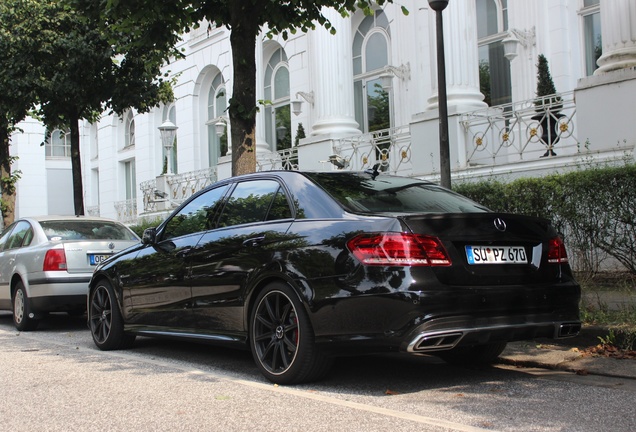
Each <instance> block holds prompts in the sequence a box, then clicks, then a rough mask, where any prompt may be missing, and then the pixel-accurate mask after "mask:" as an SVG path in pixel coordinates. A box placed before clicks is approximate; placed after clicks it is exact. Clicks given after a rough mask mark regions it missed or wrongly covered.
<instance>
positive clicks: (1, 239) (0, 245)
mask: <svg viewBox="0 0 636 432" xmlns="http://www.w3.org/2000/svg"><path fill="white" fill-rule="evenodd" d="M15 225H16V224H15V223H12V224H11V225H9V228H7V229H5V230H4V231H2V235H1V236H0V251H2V250H4V248H5V246H6V244H7V240H8V239H9V236H10V235H11V232H12V231H13V228H14V227H15Z"/></svg>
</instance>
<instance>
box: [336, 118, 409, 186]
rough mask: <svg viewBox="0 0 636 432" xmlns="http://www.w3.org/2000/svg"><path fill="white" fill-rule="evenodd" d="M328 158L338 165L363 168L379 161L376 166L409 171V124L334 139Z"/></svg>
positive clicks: (398, 171) (397, 170)
mask: <svg viewBox="0 0 636 432" xmlns="http://www.w3.org/2000/svg"><path fill="white" fill-rule="evenodd" d="M333 151H334V154H333V155H332V156H331V157H330V160H329V161H330V162H331V163H333V164H334V165H336V166H337V167H338V168H340V169H347V170H352V171H362V170H365V169H368V168H372V167H373V166H375V165H376V164H379V170H380V171H385V172H389V173H391V174H398V173H399V174H401V175H409V174H410V173H411V172H412V165H411V132H410V129H409V126H408V125H407V126H400V127H395V128H391V129H383V130H379V131H375V132H370V133H366V134H362V135H358V136H355V137H349V138H342V139H339V140H335V141H334V144H333Z"/></svg>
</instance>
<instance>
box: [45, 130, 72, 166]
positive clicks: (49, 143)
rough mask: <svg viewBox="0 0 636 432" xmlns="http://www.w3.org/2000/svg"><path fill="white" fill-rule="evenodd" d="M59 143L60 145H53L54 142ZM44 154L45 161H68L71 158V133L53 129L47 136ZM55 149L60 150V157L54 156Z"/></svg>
mask: <svg viewBox="0 0 636 432" xmlns="http://www.w3.org/2000/svg"><path fill="white" fill-rule="evenodd" d="M54 137H57V140H60V141H61V144H56V143H54V140H55V139H56V138H54ZM44 147H45V149H44V154H45V157H46V159H68V158H70V157H71V132H70V131H64V130H62V129H54V130H53V131H52V132H51V134H50V135H49V137H48V139H47V140H46V143H45V145H44ZM55 149H62V153H63V154H61V155H59V154H56V153H57V152H56V151H55Z"/></svg>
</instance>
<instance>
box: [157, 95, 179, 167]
mask: <svg viewBox="0 0 636 432" xmlns="http://www.w3.org/2000/svg"><path fill="white" fill-rule="evenodd" d="M163 120H164V121H166V120H170V121H171V122H172V124H174V125H176V124H177V109H176V107H175V106H174V104H170V105H168V106H166V107H164V109H163ZM171 156H172V157H171V158H168V155H167V154H166V148H165V147H164V146H163V145H161V160H162V163H163V164H166V163H168V160H170V164H171V167H170V168H171V171H170V172H172V173H173V174H178V173H179V171H177V166H178V164H177V137H176V136H175V137H174V144H173V146H172V155H171ZM165 168H166V169H165V172H167V171H168V170H167V168H168V167H167V166H166V167H165ZM162 172H164V171H162Z"/></svg>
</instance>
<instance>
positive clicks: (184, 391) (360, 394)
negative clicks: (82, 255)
mask: <svg viewBox="0 0 636 432" xmlns="http://www.w3.org/2000/svg"><path fill="white" fill-rule="evenodd" d="M596 378H599V377H596ZM0 387H1V388H2V394H3V396H2V398H1V399H0V428H1V429H2V430H10V431H18V432H19V431H33V430H38V431H87V430H106V431H134V432H141V431H365V432H371V431H447V430H448V431H481V430H488V431H492V430H498V431H609V430H611V431H615V432H620V431H626V432H627V431H634V430H636V410H634V401H635V400H636V389H635V387H634V386H624V385H621V384H620V383H619V382H617V381H612V380H611V379H609V378H607V379H601V380H599V379H595V380H589V379H587V377H579V376H576V375H574V374H568V373H560V372H552V373H545V374H543V373H541V372H537V371H532V370H523V369H514V368H510V367H504V366H500V367H488V368H472V369H471V368H459V367H452V366H449V365H446V364H445V363H443V362H441V361H439V360H437V359H435V358H432V357H422V358H414V357H401V356H392V357H387V356H373V357H351V358H346V359H341V360H338V361H337V363H336V366H335V367H334V369H333V371H332V373H331V374H330V375H329V376H328V377H327V379H325V380H323V381H321V382H318V383H312V384H307V385H302V386H295V387H283V386H275V385H272V384H271V383H269V382H267V381H266V380H264V378H262V377H261V375H260V374H259V372H258V371H257V369H256V366H255V365H254V363H253V361H252V358H251V355H250V354H249V353H248V352H243V351H236V350H230V349H224V348H218V347H212V346H208V345H196V344H189V343H179V342H173V341H164V340H154V339H147V338H138V340H137V342H136V343H135V346H134V347H133V348H132V349H130V350H127V351H111V352H102V351H99V350H97V349H96V348H95V347H94V345H93V342H92V340H91V337H90V333H89V332H88V330H87V329H86V325H85V322H84V320H83V319H77V318H75V319H69V318H67V317H66V316H65V315H59V316H53V317H52V319H51V320H49V321H47V322H44V323H43V324H42V325H41V328H40V329H39V330H38V331H35V332H30V333H19V332H17V331H16V330H15V328H14V327H13V324H12V321H11V315H10V314H7V313H4V312H0Z"/></svg>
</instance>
